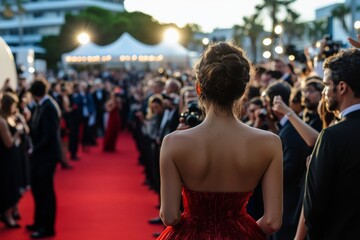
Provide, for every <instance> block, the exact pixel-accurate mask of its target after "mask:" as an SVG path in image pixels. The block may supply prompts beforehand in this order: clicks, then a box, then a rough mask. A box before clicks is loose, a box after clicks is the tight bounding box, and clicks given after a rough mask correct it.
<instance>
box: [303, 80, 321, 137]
mask: <svg viewBox="0 0 360 240" xmlns="http://www.w3.org/2000/svg"><path fill="white" fill-rule="evenodd" d="M323 89H324V84H323V83H322V79H321V78H320V77H317V76H312V77H309V78H307V79H306V81H305V88H304V90H303V103H304V106H305V109H304V111H303V114H302V119H303V120H304V122H306V123H307V124H309V125H310V126H311V127H312V128H314V129H316V130H317V131H318V132H320V131H321V130H322V121H321V119H320V117H319V114H318V112H317V108H318V104H319V102H320V100H321V92H322V90H323Z"/></svg>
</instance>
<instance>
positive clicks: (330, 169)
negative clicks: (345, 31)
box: [304, 49, 360, 240]
mask: <svg viewBox="0 0 360 240" xmlns="http://www.w3.org/2000/svg"><path fill="white" fill-rule="evenodd" d="M323 83H324V84H325V88H324V91H323V95H324V97H325V101H326V105H327V108H328V110H329V111H335V110H339V111H340V112H341V114H340V116H341V120H340V121H339V123H337V124H335V125H333V126H330V127H328V128H326V129H324V130H323V131H322V132H321V133H320V135H319V138H318V140H317V142H316V144H315V148H314V151H313V154H312V158H311V162H310V165H309V170H308V173H307V178H306V190H305V198H304V216H305V224H306V227H307V230H308V239H311V240H314V239H315V240H317V239H327V240H332V239H354V238H357V237H356V236H358V235H359V226H360V219H359V215H360V205H359V202H360V174H359V173H360V161H359V160H360V153H359V146H360V50H358V49H348V50H343V51H340V52H339V53H337V54H336V55H334V56H331V57H329V58H327V59H326V60H325V62H324V79H323Z"/></svg>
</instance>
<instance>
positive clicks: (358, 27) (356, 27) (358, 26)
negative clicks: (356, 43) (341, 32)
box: [354, 21, 360, 30]
mask: <svg viewBox="0 0 360 240" xmlns="http://www.w3.org/2000/svg"><path fill="white" fill-rule="evenodd" d="M354 28H355V29H356V30H359V29H360V21H356V22H355V23H354Z"/></svg>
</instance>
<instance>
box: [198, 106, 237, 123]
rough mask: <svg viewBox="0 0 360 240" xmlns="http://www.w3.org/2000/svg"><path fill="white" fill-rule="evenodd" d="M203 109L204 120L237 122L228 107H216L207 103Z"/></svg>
mask: <svg viewBox="0 0 360 240" xmlns="http://www.w3.org/2000/svg"><path fill="white" fill-rule="evenodd" d="M205 109H206V110H205V112H206V117H205V120H204V122H212V123H213V122H228V123H238V122H239V121H238V119H237V117H236V115H235V114H234V112H233V111H230V110H228V109H224V108H220V107H216V106H214V105H207V106H206V107H205Z"/></svg>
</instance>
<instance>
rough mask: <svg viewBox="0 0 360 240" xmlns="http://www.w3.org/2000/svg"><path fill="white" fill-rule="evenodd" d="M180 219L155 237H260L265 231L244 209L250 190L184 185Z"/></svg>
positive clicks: (197, 239) (223, 239)
mask: <svg viewBox="0 0 360 240" xmlns="http://www.w3.org/2000/svg"><path fill="white" fill-rule="evenodd" d="M182 195H183V203H184V212H183V214H182V215H181V220H180V222H179V223H178V224H176V225H175V226H173V227H167V228H166V229H165V230H164V231H163V232H162V233H161V235H160V236H159V238H158V240H163V239H171V240H173V239H178V240H180V239H181V240H186V239H188V240H190V239H191V240H202V239H206V240H236V239H239V240H240V239H241V240H250V239H251V240H263V239H266V236H265V234H264V233H263V232H262V231H261V229H260V228H259V226H258V225H257V224H256V222H255V220H254V219H253V218H252V217H251V216H249V215H248V214H247V212H246V205H247V203H248V200H249V198H250V197H251V195H252V192H244V193H240V192H239V193H237V192H229V193H227V192H197V191H191V190H188V189H186V188H185V187H184V188H183V193H182Z"/></svg>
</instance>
